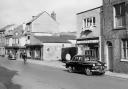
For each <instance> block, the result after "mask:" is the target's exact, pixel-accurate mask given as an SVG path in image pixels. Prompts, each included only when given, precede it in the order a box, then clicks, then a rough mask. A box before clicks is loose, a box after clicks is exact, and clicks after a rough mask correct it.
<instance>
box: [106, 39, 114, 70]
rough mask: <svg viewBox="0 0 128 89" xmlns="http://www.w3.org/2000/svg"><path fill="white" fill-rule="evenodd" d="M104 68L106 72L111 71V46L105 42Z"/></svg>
mask: <svg viewBox="0 0 128 89" xmlns="http://www.w3.org/2000/svg"><path fill="white" fill-rule="evenodd" d="M106 66H107V70H109V71H113V46H112V43H111V42H110V41H107V42H106Z"/></svg>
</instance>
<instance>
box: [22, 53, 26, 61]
mask: <svg viewBox="0 0 128 89" xmlns="http://www.w3.org/2000/svg"><path fill="white" fill-rule="evenodd" d="M22 58H23V60H24V63H26V62H27V54H26V52H25V51H24V52H23V53H22Z"/></svg>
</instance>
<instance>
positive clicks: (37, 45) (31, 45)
mask: <svg viewBox="0 0 128 89" xmlns="http://www.w3.org/2000/svg"><path fill="white" fill-rule="evenodd" d="M25 46H26V47H42V46H43V45H42V44H26V45H25Z"/></svg>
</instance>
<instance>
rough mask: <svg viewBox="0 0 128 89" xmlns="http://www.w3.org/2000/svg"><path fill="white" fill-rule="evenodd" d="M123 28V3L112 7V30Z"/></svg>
mask: <svg viewBox="0 0 128 89" xmlns="http://www.w3.org/2000/svg"><path fill="white" fill-rule="evenodd" d="M124 26H125V3H120V4H116V5H114V28H122V27H124Z"/></svg>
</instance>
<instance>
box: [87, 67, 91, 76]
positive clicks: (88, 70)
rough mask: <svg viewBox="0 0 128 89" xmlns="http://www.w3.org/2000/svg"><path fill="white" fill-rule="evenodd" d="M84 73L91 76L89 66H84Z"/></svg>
mask: <svg viewBox="0 0 128 89" xmlns="http://www.w3.org/2000/svg"><path fill="white" fill-rule="evenodd" d="M85 73H86V75H88V76H91V75H92V72H91V70H90V68H85Z"/></svg>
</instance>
